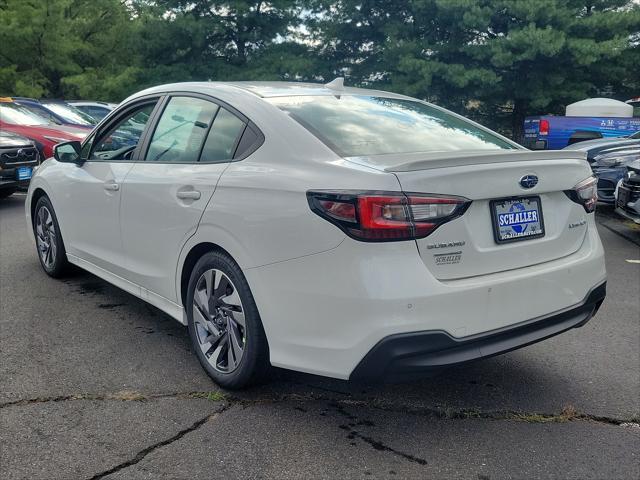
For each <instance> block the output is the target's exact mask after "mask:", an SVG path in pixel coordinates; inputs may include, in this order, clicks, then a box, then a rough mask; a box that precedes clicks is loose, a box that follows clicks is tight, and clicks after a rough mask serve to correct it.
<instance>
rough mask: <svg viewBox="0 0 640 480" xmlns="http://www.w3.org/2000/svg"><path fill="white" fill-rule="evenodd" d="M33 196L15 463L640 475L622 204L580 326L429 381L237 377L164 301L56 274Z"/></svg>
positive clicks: (20, 331) (15, 249) (362, 474)
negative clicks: (44, 249)
mask: <svg viewBox="0 0 640 480" xmlns="http://www.w3.org/2000/svg"><path fill="white" fill-rule="evenodd" d="M23 202H24V196H22V195H14V196H13V197H11V198H9V199H7V200H4V201H2V202H0V477H1V478H3V479H7V480H8V479H19V478H20V479H22V478H29V479H38V478H43V479H45V478H46V479H75V478H77V479H98V478H108V479H147V478H149V479H181V478H190V479H200V478H202V479H204V478H206V479H211V478H296V479H297V478H367V479H368V478H464V479H474V480H475V479H477V480H487V479H498V478H527V479H530V478H562V479H568V478H576V479H577V478H580V479H586V478H593V479H604V478H607V479H637V478H639V477H640V425H638V422H640V264H639V263H637V261H638V260H640V247H639V245H640V233H638V231H633V230H631V229H630V228H628V227H627V226H626V225H624V224H623V223H622V222H620V221H618V220H617V219H615V218H614V217H612V216H610V215H600V217H599V222H600V223H601V225H600V233H601V236H602V240H603V242H604V245H605V249H606V251H607V268H608V273H609V283H608V296H607V299H606V301H605V304H604V305H603V307H602V309H601V310H600V312H599V313H598V315H597V316H596V318H594V319H593V320H592V321H591V322H590V323H589V324H587V325H586V326H585V327H583V328H581V329H576V330H572V331H569V332H567V333H565V334H563V335H560V336H558V337H555V338H552V339H550V340H547V341H546V342H542V343H539V344H536V345H533V346H530V347H527V348H524V349H522V350H518V351H515V352H512V353H510V354H507V355H504V356H500V357H496V358H492V359H489V360H485V361H482V362H477V363H474V364H471V365H469V366H465V367H460V368H456V369H453V370H449V371H447V372H446V373H444V374H442V375H440V376H438V377H435V378H432V379H429V380H424V381H421V382H417V383H410V384H400V385H353V384H349V383H346V382H341V381H336V380H329V379H323V378H319V377H314V376H310V375H304V374H299V373H293V372H285V371H276V372H274V377H273V381H272V382H271V383H270V384H268V385H264V386H261V387H258V388H254V389H252V390H250V391H247V392H243V393H230V392H223V391H221V390H219V389H218V388H217V387H216V386H215V385H214V384H213V383H212V382H211V381H210V380H209V378H208V377H207V376H206V375H205V374H204V372H203V370H202V369H201V368H200V366H199V364H198V361H197V359H196V357H195V356H194V355H193V354H192V353H191V351H190V346H189V341H188V336H187V333H186V329H185V328H184V327H182V326H181V325H179V324H178V323H176V322H175V321H174V320H172V319H170V318H169V317H167V316H166V315H164V314H163V313H161V312H159V311H158V310H156V309H154V308H152V307H150V306H147V305H146V304H145V303H143V302H142V301H141V300H138V299H136V298H134V297H132V296H130V295H128V294H126V293H124V292H122V291H120V290H118V289H117V288H115V287H112V286H110V285H109V284H107V283H106V282H104V281H102V280H100V279H98V278H97V277H94V276H92V275H90V274H87V273H83V272H77V273H75V274H73V275H72V276H70V277H69V278H68V279H65V280H63V281H57V280H53V279H51V278H49V277H47V276H46V275H45V274H44V273H43V272H42V271H41V268H40V265H39V263H38V260H37V258H36V253H35V249H34V248H33V246H32V245H31V243H30V241H29V239H28V237H27V232H26V226H25V221H24V215H23ZM605 213H606V212H605ZM634 242H635V243H634ZM634 260H635V261H636V262H634Z"/></svg>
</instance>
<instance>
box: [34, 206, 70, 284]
mask: <svg viewBox="0 0 640 480" xmlns="http://www.w3.org/2000/svg"><path fill="white" fill-rule="evenodd" d="M33 233H34V235H35V237H36V246H37V248H38V258H39V259H40V264H41V265H42V268H43V269H44V271H45V272H46V273H47V275H49V276H51V277H54V278H59V277H61V276H62V275H63V274H64V273H65V271H66V270H67V268H68V266H69V264H68V262H67V253H66V251H65V248H64V243H62V235H61V234H60V225H58V219H57V218H56V213H55V211H54V210H53V206H52V205H51V202H50V201H49V198H48V197H47V196H42V197H40V198H39V199H38V202H37V203H36V208H35V210H34V218H33Z"/></svg>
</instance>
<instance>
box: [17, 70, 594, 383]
mask: <svg viewBox="0 0 640 480" xmlns="http://www.w3.org/2000/svg"><path fill="white" fill-rule="evenodd" d="M595 204H596V184H595V180H594V178H593V177H592V175H591V170H590V168H589V164H588V163H587V162H586V160H585V157H584V154H583V153H580V152H572V151H567V150H564V151H558V152H553V151H537V152H531V151H528V150H526V149H524V148H522V147H520V146H519V145H517V144H516V143H514V142H512V141H510V140H508V139H506V138H504V137H502V136H500V135H498V134H496V133H494V132H492V131H490V130H488V129H486V128H484V127H482V126H480V125H478V124H476V123H474V122H471V121H469V120H467V119H465V118H463V117H461V116H459V115H456V114H454V113H452V112H449V111H447V110H444V109H442V108H439V107H437V106H435V105H431V104H429V103H425V102H423V101H420V100H416V99H414V98H410V97H406V96H403V95H397V94H393V93H388V92H382V91H374V90H363V89H356V88H346V87H344V86H343V84H342V81H341V79H337V80H335V81H333V82H331V83H329V84H327V85H316V84H303V83H280V82H274V83H263V82H252V83H245V82H237V83H236V82H231V83H179V84H173V85H163V86H159V87H154V88H150V89H148V90H144V91H142V92H140V93H137V94H135V95H133V96H131V97H130V98H128V99H127V100H125V101H124V102H123V103H122V104H120V105H119V106H118V107H117V108H116V109H115V110H113V111H112V112H111V113H110V114H109V115H108V116H107V117H106V118H105V119H104V120H103V121H102V122H101V123H100V124H99V125H98V126H97V127H96V129H95V130H94V131H93V132H92V133H91V134H90V135H89V136H88V137H87V139H86V140H85V141H84V142H83V143H82V144H80V143H78V142H68V143H63V144H60V145H58V146H57V148H56V151H55V158H51V159H48V160H47V161H45V162H44V163H43V164H42V166H41V167H40V168H39V169H38V171H37V173H36V174H35V175H34V177H33V179H32V181H31V185H30V187H29V193H28V197H27V202H26V214H27V220H28V223H29V226H30V229H31V231H32V232H33V235H34V239H35V243H36V245H37V253H38V257H39V259H40V263H41V264H42V267H43V269H44V271H45V272H46V273H47V274H49V275H51V276H52V277H59V276H61V275H63V274H64V271H65V269H66V267H67V266H68V264H74V265H77V266H79V267H81V268H83V269H85V270H87V271H89V272H91V273H93V274H95V275H97V276H99V277H101V278H103V279H105V280H106V281H108V282H111V283H112V284H114V285H116V286H118V287H120V288H122V289H123V290H126V291H127V292H129V293H131V294H133V295H135V296H137V297H140V298H141V299H143V300H145V301H147V302H149V303H150V304H152V305H155V306H156V307H158V308H160V309H161V310H163V311H165V312H166V313H167V314H169V315H170V316H172V317H174V318H175V319H176V320H178V321H179V322H182V323H183V324H185V325H187V326H188V330H189V335H190V337H191V341H192V343H193V349H194V351H195V352H196V354H197V356H198V359H199V361H200V362H201V364H202V366H203V367H204V369H205V370H206V371H207V373H208V374H209V375H210V376H211V377H212V378H213V379H214V380H215V381H216V382H217V383H218V384H220V385H221V386H223V387H226V388H241V387H244V386H246V385H248V384H249V383H251V382H254V381H257V380H258V379H259V378H261V377H263V376H264V374H265V373H266V372H267V371H268V369H269V367H270V366H271V365H273V366H277V367H283V368H288V369H293V370H299V371H303V372H310V373H313V374H318V375H325V376H329V377H335V378H340V379H359V380H372V379H404V378H412V377H416V376H421V375H426V374H429V373H431V372H433V371H437V370H438V369H441V368H444V367H447V366H450V365H455V364H460V363H464V362H468V361H471V360H475V359H479V358H484V357H489V356H492V355H496V354H499V353H503V352H507V351H510V350H513V349H516V348H519V347H522V346H524V345H528V344H531V343H534V342H537V341H540V340H543V339H545V338H548V337H551V336H553V335H556V334H558V333H561V332H564V331H566V330H569V329H571V328H573V327H579V326H582V325H584V324H585V323H586V322H587V321H588V320H589V319H590V318H591V317H592V316H593V315H594V314H595V313H596V311H597V310H598V307H599V306H600V304H601V303H602V301H603V299H604V297H605V284H606V272H605V266H604V256H603V249H602V245H601V242H600V239H599V237H598V232H597V231H596V225H595V222H594V213H593V211H594V209H595ZM561 354H562V352H558V355H561Z"/></svg>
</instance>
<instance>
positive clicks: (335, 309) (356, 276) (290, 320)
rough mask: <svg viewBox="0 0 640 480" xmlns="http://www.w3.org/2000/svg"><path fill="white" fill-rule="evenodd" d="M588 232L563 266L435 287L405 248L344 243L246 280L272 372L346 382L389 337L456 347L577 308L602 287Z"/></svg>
mask: <svg viewBox="0 0 640 480" xmlns="http://www.w3.org/2000/svg"><path fill="white" fill-rule="evenodd" d="M588 224H589V227H588V235H587V236H586V237H585V241H584V243H583V244H582V246H581V247H580V249H579V250H578V251H577V252H575V253H573V254H572V255H570V256H568V257H565V258H562V259H559V260H555V261H551V262H547V263H543V264H540V265H535V266H530V267H526V268H521V269H518V270H514V271H508V272H502V273H495V274H491V275H483V276H479V277H474V278H469V279H465V280H452V281H446V282H444V281H439V280H437V279H436V278H435V277H434V276H433V275H431V274H430V272H429V271H428V270H427V269H426V268H425V267H424V264H423V263H422V262H421V261H420V257H419V255H418V252H417V251H416V248H415V245H412V244H411V243H410V242H399V243H384V244H371V243H361V242H356V241H354V240H352V239H350V238H347V239H345V241H344V242H343V243H342V244H341V245H340V246H339V247H337V248H335V249H333V250H330V251H328V252H324V253H320V254H317V255H310V256H307V257H303V258H300V259H296V260H291V261H288V262H281V263H277V264H274V265H268V266H264V267H259V268H253V269H249V270H246V271H245V274H246V276H247V279H248V280H249V283H250V285H251V288H252V291H253V294H254V297H255V299H256V302H257V304H258V305H259V306H260V314H261V316H262V317H263V318H265V319H268V321H265V322H264V324H265V329H266V333H267V336H268V338H269V347H270V351H271V362H272V364H273V365H276V366H279V367H284V368H292V369H295V370H302V371H305V372H308V373H313V374H318V375H326V376H331V377H336V378H342V379H347V378H349V375H350V374H351V372H352V371H353V369H354V368H355V367H356V365H357V364H358V362H359V361H360V360H361V359H362V358H363V357H364V356H365V355H366V354H367V352H368V351H369V350H370V349H371V348H372V347H373V346H374V345H375V344H376V343H378V342H379V341H380V340H381V339H382V338H384V337H386V336H388V335H392V334H396V333H406V332H419V331H425V330H443V331H445V332H447V333H449V334H450V335H452V336H454V337H457V338H461V337H466V336H469V335H473V334H476V333H480V332H487V331H490V330H494V329H496V328H500V327H504V326H505V325H515V324H518V323H520V322H523V321H527V320H530V319H534V318H536V317H540V316H543V315H548V314H550V313H552V312H556V311H559V310H563V309H565V308H567V307H570V306H573V305H577V304H580V303H581V302H582V301H583V300H584V299H585V297H586V296H587V294H588V293H589V291H590V290H591V289H592V288H593V287H594V286H595V285H598V284H600V283H602V282H603V281H604V280H605V278H606V273H605V269H604V252H603V249H602V244H601V243H600V238H599V237H598V234H597V231H596V226H595V222H594V220H593V216H592V218H591V219H590V220H589V222H588ZM523 294H524V296H523ZM273 298H286V299H287V301H286V302H273V301H270V299H273ZM531 299H536V300H535V301H531Z"/></svg>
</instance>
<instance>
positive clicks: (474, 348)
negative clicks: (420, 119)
mask: <svg viewBox="0 0 640 480" xmlns="http://www.w3.org/2000/svg"><path fill="white" fill-rule="evenodd" d="M605 295H606V282H604V283H602V284H600V285H598V286H597V287H595V288H593V289H592V290H591V292H589V294H588V295H587V297H586V298H585V300H584V301H583V302H582V303H581V304H580V305H577V306H575V307H572V308H569V309H567V310H564V311H562V312H557V313H555V314H552V315H549V316H546V317H543V318H537V319H533V320H530V321H528V322H524V323H522V324H519V325H515V326H511V327H506V328H502V329H499V330H497V331H493V332H488V333H483V334H479V335H473V336H470V337H467V338H454V337H452V336H451V335H449V334H448V333H446V332H444V331H426V332H413V333H402V334H397V335H391V336H388V337H386V338H384V339H382V340H381V341H380V342H379V343H378V344H377V345H376V346H375V347H373V348H372V349H371V350H370V351H369V353H368V354H367V355H366V356H365V357H364V358H363V359H362V361H361V362H360V363H359V364H358V366H357V367H356V368H355V370H354V371H353V372H352V374H351V376H350V377H349V379H350V380H357V381H372V380H385V381H399V380H408V379H411V378H416V377H421V376H427V375H429V374H431V373H434V372H437V371H438V370H441V369H443V368H446V367H450V366H453V365H458V364H461V363H465V362H469V361H472V360H477V359H481V358H487V357H492V356H494V355H499V354H501V353H506V352H509V351H512V350H515V349H518V348H521V347H525V346H527V345H531V344H532V343H536V342H539V341H541V340H544V339H546V338H549V337H552V336H554V335H558V334H560V333H562V332H565V331H567V330H569V329H571V328H577V327H581V326H583V325H584V324H586V323H587V322H588V321H589V320H590V319H591V318H592V317H593V316H594V315H595V313H596V312H597V311H598V308H600V305H601V304H602V302H603V301H604V298H605Z"/></svg>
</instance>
